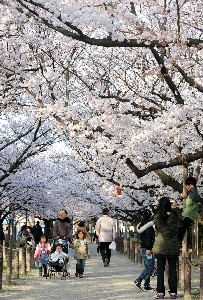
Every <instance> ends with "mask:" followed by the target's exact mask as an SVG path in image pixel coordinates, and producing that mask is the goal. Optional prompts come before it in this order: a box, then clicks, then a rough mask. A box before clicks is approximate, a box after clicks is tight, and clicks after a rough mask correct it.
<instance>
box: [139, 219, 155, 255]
mask: <svg viewBox="0 0 203 300" xmlns="http://www.w3.org/2000/svg"><path fill="white" fill-rule="evenodd" d="M137 233H139V234H140V241H141V245H140V247H141V248H146V250H152V247H153V244H154V239H155V230H154V222H153V221H142V222H141V223H139V224H138V225H137Z"/></svg>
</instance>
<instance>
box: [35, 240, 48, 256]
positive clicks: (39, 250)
mask: <svg viewBox="0 0 203 300" xmlns="http://www.w3.org/2000/svg"><path fill="white" fill-rule="evenodd" d="M45 251H46V254H47V255H49V253H50V244H49V243H45ZM41 254H42V244H41V243H39V244H38V245H37V247H36V250H35V254H34V256H35V257H37V258H40V257H41Z"/></svg>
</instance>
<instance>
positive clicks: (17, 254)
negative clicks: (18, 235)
mask: <svg viewBox="0 0 203 300" xmlns="http://www.w3.org/2000/svg"><path fill="white" fill-rule="evenodd" d="M14 268H15V276H16V278H17V279H18V278H19V277H20V276H19V273H20V264H19V248H16V249H15V263H14Z"/></svg>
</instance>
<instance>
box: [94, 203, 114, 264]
mask: <svg viewBox="0 0 203 300" xmlns="http://www.w3.org/2000/svg"><path fill="white" fill-rule="evenodd" d="M95 229H96V234H97V236H98V237H99V243H100V253H101V256H102V260H103V262H104V267H108V266H109V263H110V259H111V249H109V245H110V244H111V242H112V241H115V238H116V230H115V224H114V220H113V219H112V218H111V217H110V216H109V209H108V208H104V209H103V210H102V216H101V217H100V218H99V219H98V220H97V222H96V226H95Z"/></svg>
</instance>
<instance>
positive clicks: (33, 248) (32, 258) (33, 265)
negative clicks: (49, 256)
mask: <svg viewBox="0 0 203 300" xmlns="http://www.w3.org/2000/svg"><path fill="white" fill-rule="evenodd" d="M34 254H35V247H34V246H32V247H31V268H32V269H34V268H35V260H34Z"/></svg>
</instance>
